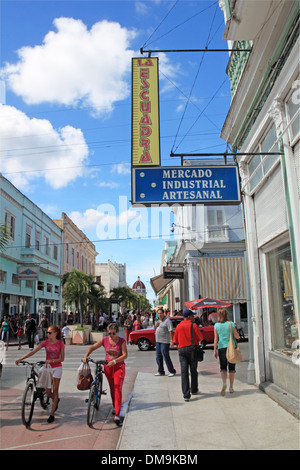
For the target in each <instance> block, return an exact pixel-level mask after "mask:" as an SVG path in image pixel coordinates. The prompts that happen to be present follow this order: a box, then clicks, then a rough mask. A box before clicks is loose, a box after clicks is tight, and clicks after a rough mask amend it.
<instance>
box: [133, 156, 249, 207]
mask: <svg viewBox="0 0 300 470" xmlns="http://www.w3.org/2000/svg"><path fill="white" fill-rule="evenodd" d="M240 202H241V197H240V188H239V178H238V169H237V167H236V166H229V165H226V166H211V167H204V166H203V167H195V166H189V167H185V166H177V167H159V168H133V169H132V204H133V205H134V204H144V205H146V206H147V205H148V206H149V205H151V204H166V205H173V204H181V205H184V204H204V205H213V204H216V205H226V204H240Z"/></svg>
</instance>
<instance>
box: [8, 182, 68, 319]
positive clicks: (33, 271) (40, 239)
mask: <svg viewBox="0 0 300 470" xmlns="http://www.w3.org/2000/svg"><path fill="white" fill-rule="evenodd" d="M0 200H1V204H0V211H1V221H3V222H4V223H5V225H6V228H7V231H8V236H9V243H8V246H7V248H6V249H5V250H4V252H2V253H0V262H1V264H0V309H1V317H3V316H4V315H11V316H16V315H22V316H25V315H26V314H28V313H30V314H35V315H36V316H37V319H38V318H39V317H40V315H42V314H44V313H46V314H47V316H48V318H49V320H50V321H51V323H52V322H58V321H59V319H60V313H61V281H60V271H61V246H62V231H61V229H60V228H59V227H58V226H57V225H56V224H55V223H54V222H53V221H52V219H50V217H48V216H47V215H46V214H45V213H44V212H43V211H42V210H41V209H40V208H39V207H37V206H36V205H35V204H34V203H33V202H32V201H30V199H28V198H27V197H26V196H25V195H24V194H22V193H21V192H20V191H19V190H18V189H17V188H16V187H15V186H14V185H13V184H12V183H10V181H8V180H7V179H6V178H4V177H3V176H2V175H0Z"/></svg>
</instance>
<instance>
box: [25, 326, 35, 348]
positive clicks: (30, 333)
mask: <svg viewBox="0 0 300 470" xmlns="http://www.w3.org/2000/svg"><path fill="white" fill-rule="evenodd" d="M34 336H35V331H31V330H29V331H27V338H28V346H29V349H33V347H34Z"/></svg>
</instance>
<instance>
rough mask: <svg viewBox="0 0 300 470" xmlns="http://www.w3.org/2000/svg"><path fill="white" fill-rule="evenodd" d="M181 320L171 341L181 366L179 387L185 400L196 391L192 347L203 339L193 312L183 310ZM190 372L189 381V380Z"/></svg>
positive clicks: (196, 382) (196, 371) (195, 360)
mask: <svg viewBox="0 0 300 470" xmlns="http://www.w3.org/2000/svg"><path fill="white" fill-rule="evenodd" d="M183 317H184V319H183V321H182V322H181V323H179V324H178V325H177V327H176V329H175V333H174V336H173V343H175V344H177V348H178V353H179V362H180V367H181V388H182V394H183V398H184V400H185V401H189V400H190V398H191V394H193V395H194V394H196V393H198V391H199V390H198V370H197V367H198V360H197V357H196V354H195V353H194V347H193V346H196V345H197V344H198V343H199V342H200V341H202V340H203V336H202V333H201V331H200V329H199V328H198V327H197V325H196V323H195V322H194V313H193V312H192V311H191V310H189V309H186V310H185V311H184V312H183ZM192 331H193V342H192ZM189 371H190V373H191V383H190V380H189Z"/></svg>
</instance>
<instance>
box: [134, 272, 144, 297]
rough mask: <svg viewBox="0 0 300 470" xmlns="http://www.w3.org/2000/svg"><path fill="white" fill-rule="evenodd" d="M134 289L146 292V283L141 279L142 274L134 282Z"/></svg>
mask: <svg viewBox="0 0 300 470" xmlns="http://www.w3.org/2000/svg"><path fill="white" fill-rule="evenodd" d="M132 289H133V290H134V291H136V292H140V293H141V294H143V293H144V292H146V287H145V284H144V283H143V282H142V281H141V280H140V276H139V277H138V280H137V281H135V283H134V284H133V286H132Z"/></svg>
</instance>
